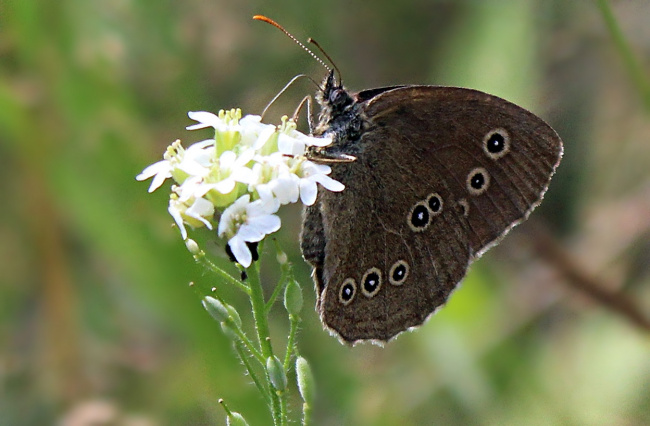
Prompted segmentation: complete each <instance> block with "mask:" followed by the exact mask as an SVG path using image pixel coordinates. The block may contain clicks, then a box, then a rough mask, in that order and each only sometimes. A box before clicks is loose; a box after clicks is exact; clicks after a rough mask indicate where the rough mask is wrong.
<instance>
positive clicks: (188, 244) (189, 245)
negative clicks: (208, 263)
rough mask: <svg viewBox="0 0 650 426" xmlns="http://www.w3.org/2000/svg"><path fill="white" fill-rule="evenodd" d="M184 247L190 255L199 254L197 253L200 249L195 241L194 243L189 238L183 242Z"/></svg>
mask: <svg viewBox="0 0 650 426" xmlns="http://www.w3.org/2000/svg"><path fill="white" fill-rule="evenodd" d="M185 247H187V250H188V251H189V252H190V253H191V254H199V253H201V248H200V247H199V245H198V243H197V242H196V241H194V240H193V239H191V238H188V239H187V240H185Z"/></svg>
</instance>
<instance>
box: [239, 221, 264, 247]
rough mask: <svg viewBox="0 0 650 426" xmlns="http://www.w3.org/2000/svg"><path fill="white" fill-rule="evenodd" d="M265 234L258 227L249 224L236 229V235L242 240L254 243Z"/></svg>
mask: <svg viewBox="0 0 650 426" xmlns="http://www.w3.org/2000/svg"><path fill="white" fill-rule="evenodd" d="M265 235H266V234H265V233H264V232H262V231H260V230H259V229H258V228H256V227H254V226H249V225H242V226H241V228H239V231H237V236H238V237H239V238H241V239H242V240H244V241H248V242H251V243H255V242H257V241H261V240H262V238H264V236H265Z"/></svg>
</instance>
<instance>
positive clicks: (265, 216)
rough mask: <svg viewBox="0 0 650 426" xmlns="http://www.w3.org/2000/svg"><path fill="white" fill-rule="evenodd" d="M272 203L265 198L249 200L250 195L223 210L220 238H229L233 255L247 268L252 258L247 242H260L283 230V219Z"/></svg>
mask: <svg viewBox="0 0 650 426" xmlns="http://www.w3.org/2000/svg"><path fill="white" fill-rule="evenodd" d="M275 211H277V208H276V210H272V206H269V205H268V204H267V203H264V202H263V201H262V200H256V201H253V202H250V194H246V195H243V196H241V197H240V198H239V199H237V201H235V202H234V203H233V204H232V205H230V206H229V207H228V208H226V210H224V212H223V214H222V215H221V219H220V220H219V228H218V230H217V232H218V234H219V236H220V237H226V238H228V245H229V246H230V250H231V251H232V254H233V256H235V259H237V262H239V263H240V264H241V265H242V266H243V267H244V268H248V267H249V266H250V264H251V262H252V261H253V257H252V254H251V251H250V249H249V248H248V246H247V245H246V243H247V242H250V243H255V242H258V241H261V240H262V239H263V238H264V237H265V236H266V235H268V234H271V233H273V232H275V231H277V230H278V229H280V218H279V217H278V216H276V215H274V214H273V213H275Z"/></svg>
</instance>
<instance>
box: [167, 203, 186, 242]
mask: <svg viewBox="0 0 650 426" xmlns="http://www.w3.org/2000/svg"><path fill="white" fill-rule="evenodd" d="M167 211H168V212H169V214H170V215H171V216H172V217H173V218H174V222H176V225H177V226H178V229H179V230H180V231H181V237H183V240H185V239H187V230H186V229H185V224H184V223H183V217H182V216H181V212H180V211H179V210H178V209H177V208H176V207H175V206H174V205H173V204H172V201H171V200H170V202H169V207H167Z"/></svg>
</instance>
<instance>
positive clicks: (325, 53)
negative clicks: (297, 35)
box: [307, 37, 341, 84]
mask: <svg viewBox="0 0 650 426" xmlns="http://www.w3.org/2000/svg"><path fill="white" fill-rule="evenodd" d="M307 42H308V43H311V44H313V45H314V46H316V47H317V48H318V50H320V53H322V54H323V55H325V57H326V58H327V60H328V61H330V64H332V66H333V67H334V70H336V75H337V78H338V80H339V84H341V71H340V70H339V67H337V66H336V63H335V62H334V61H333V60H332V58H331V57H330V55H328V54H327V52H326V51H325V49H323V48H322V47H321V46H320V44H318V42H317V41H316V40H314V39H313V38H311V37H309V38H308V39H307Z"/></svg>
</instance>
